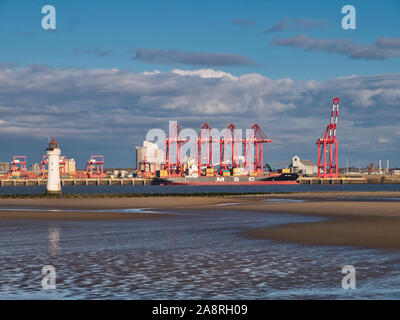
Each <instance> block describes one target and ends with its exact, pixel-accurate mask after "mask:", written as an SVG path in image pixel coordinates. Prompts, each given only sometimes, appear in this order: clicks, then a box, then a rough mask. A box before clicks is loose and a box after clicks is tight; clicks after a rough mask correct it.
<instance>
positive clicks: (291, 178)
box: [154, 173, 298, 185]
mask: <svg viewBox="0 0 400 320" xmlns="http://www.w3.org/2000/svg"><path fill="white" fill-rule="evenodd" d="M297 179H298V174H296V173H282V174H279V175H271V176H208V177H207V176H201V177H189V176H187V177H166V178H155V179H154V182H155V184H159V185H291V184H298V182H297Z"/></svg>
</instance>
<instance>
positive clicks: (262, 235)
mask: <svg viewBox="0 0 400 320" xmlns="http://www.w3.org/2000/svg"><path fill="white" fill-rule="evenodd" d="M372 198H373V199H374V200H372ZM268 199H274V201H265V200H268ZM279 199H282V201H283V202H279ZM288 199H289V200H303V201H302V202H284V201H285V200H288ZM275 200H278V202H276V201H275ZM396 200H397V201H396ZM399 200H400V192H395V191H391V192H387V191H376V192H308V193H304V192H298V193H275V194H270V193H269V194H262V195H260V194H258V195H255V194H252V195H249V194H246V195H230V196H226V195H224V196H208V197H204V196H203V197H201V196H190V195H186V196H180V197H179V196H173V197H168V196H164V197H159V196H156V197H150V196H149V197H128V198H122V197H121V198H91V199H87V198H81V199H74V198H40V199H32V198H27V199H9V198H8V199H4V198H3V199H0V208H3V209H5V210H4V211H0V220H36V219H39V220H49V221H52V220H58V221H59V220H76V221H82V220H86V221H96V220H118V219H122V220H123V219H153V218H160V217H163V218H166V219H168V218H169V215H168V211H171V210H177V211H178V210H179V211H180V210H200V211H203V212H204V213H207V212H210V211H214V212H219V211H242V212H246V211H254V212H259V213H260V214H263V213H273V214H296V215H301V216H316V217H323V218H327V219H326V220H323V221H318V222H307V223H289V224H283V225H278V226H274V227H267V228H255V229H248V230H245V231H243V232H241V235H242V236H244V237H247V238H250V239H266V240H273V241H276V242H281V243H294V244H304V245H323V246H324V245H326V246H356V247H363V248H374V249H394V250H400V201H399ZM16 208H17V209H21V211H11V210H10V211H7V209H16ZM23 208H25V209H27V208H34V209H39V211H34V212H33V211H31V212H29V211H23ZM40 208H43V209H44V210H46V209H49V208H52V209H57V210H59V211H56V212H53V211H40ZM127 208H132V209H133V208H137V209H143V208H146V209H148V210H150V211H154V212H103V211H107V210H113V209H114V210H115V209H127ZM63 210H65V211H63ZM68 210H74V212H68ZM92 210H102V212H93V211H92ZM90 211H92V212H90ZM157 211H159V212H157Z"/></svg>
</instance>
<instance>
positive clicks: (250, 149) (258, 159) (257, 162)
mask: <svg viewBox="0 0 400 320" xmlns="http://www.w3.org/2000/svg"><path fill="white" fill-rule="evenodd" d="M269 142H272V140H271V139H269V138H268V137H267V135H266V134H265V133H264V132H263V131H262V129H261V128H260V126H259V125H258V124H257V123H255V124H253V125H252V126H251V131H250V136H249V137H248V139H246V140H245V145H244V159H245V164H244V166H245V167H247V168H248V170H249V172H253V173H255V174H257V175H261V176H262V175H263V174H264V160H263V144H264V143H269ZM253 154H254V157H253ZM252 157H253V159H254V160H252Z"/></svg>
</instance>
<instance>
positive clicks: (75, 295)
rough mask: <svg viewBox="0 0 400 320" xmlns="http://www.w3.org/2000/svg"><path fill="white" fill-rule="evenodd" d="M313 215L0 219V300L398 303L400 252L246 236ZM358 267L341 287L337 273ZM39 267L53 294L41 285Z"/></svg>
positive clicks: (186, 214) (191, 214) (189, 214)
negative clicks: (353, 284)
mask: <svg viewBox="0 0 400 320" xmlns="http://www.w3.org/2000/svg"><path fill="white" fill-rule="evenodd" d="M314 220H318V218H311V217H306V218H305V217H299V216H292V215H282V214H279V215H274V214H265V213H257V212H237V211H235V212H233V211H229V207H227V211H224V212H221V211H218V212H213V211H212V209H210V210H209V211H207V212H201V211H191V212H183V211H179V212H173V213H172V216H168V217H165V218H164V217H162V218H157V219H151V220H123V221H122V220H121V221H118V220H114V221H57V222H51V221H37V220H35V221H4V220H3V221H1V222H0V243H1V244H2V245H1V249H0V263H1V264H0V299H13V298H21V299H65V298H72V299H98V298H113V299H195V298H199V299H278V298H294V299H300V298H324V299H330V298H343V299H347V298H349V299H352V298H389V299H390V298H393V299H398V298H400V293H399V289H398V288H400V276H399V271H400V254H397V253H390V252H385V251H378V250H365V249H358V248H344V247H309V246H300V245H286V244H277V243H274V242H271V241H267V240H249V239H246V238H243V237H242V236H241V234H240V232H241V231H244V230H247V229H248V228H253V227H264V226H269V225H276V224H281V223H288V222H307V221H314ZM347 264H351V265H354V266H355V267H356V270H357V289H356V290H344V289H342V287H341V280H342V277H343V276H344V275H343V274H341V269H342V267H343V266H344V265H347ZM44 265H53V266H54V267H55V269H56V285H57V288H56V289H55V290H44V289H42V288H41V280H42V277H43V275H42V274H41V269H42V267H43V266H44Z"/></svg>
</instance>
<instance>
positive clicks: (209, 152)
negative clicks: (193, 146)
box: [197, 123, 214, 176]
mask: <svg viewBox="0 0 400 320" xmlns="http://www.w3.org/2000/svg"><path fill="white" fill-rule="evenodd" d="M213 142H214V141H213V137H212V135H211V127H210V125H209V124H208V123H204V124H203V125H202V126H201V130H200V135H199V137H198V139H197V162H198V172H199V176H201V168H202V166H206V168H207V169H212V168H213V167H214V165H213ZM203 145H204V147H205V149H206V150H205V151H206V152H205V159H206V162H205V163H204V162H203V161H202V146H203Z"/></svg>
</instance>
